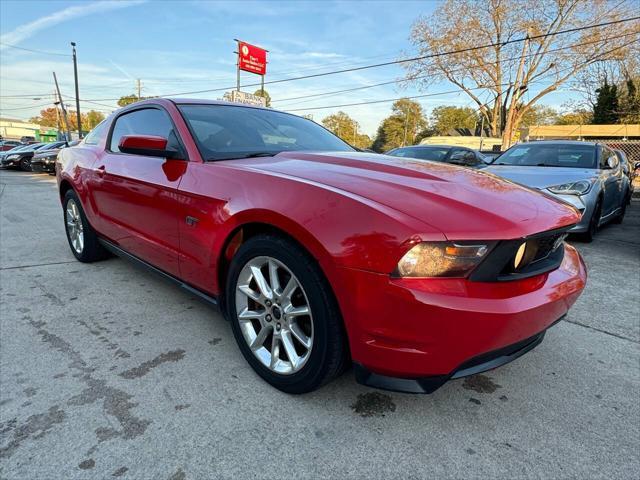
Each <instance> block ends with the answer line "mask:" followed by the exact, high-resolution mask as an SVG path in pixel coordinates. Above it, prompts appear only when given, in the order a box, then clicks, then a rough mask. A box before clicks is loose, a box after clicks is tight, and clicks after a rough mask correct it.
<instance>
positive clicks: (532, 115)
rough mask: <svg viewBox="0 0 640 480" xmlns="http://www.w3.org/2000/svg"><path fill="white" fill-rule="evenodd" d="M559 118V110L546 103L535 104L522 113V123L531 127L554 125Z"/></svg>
mask: <svg viewBox="0 0 640 480" xmlns="http://www.w3.org/2000/svg"><path fill="white" fill-rule="evenodd" d="M557 119H558V112H556V111H555V109H553V108H551V107H547V106H545V105H533V106H532V107H531V108H529V109H528V110H527V112H526V113H525V114H524V115H522V120H521V122H520V125H522V126H523V127H531V126H532V125H554V124H556V121H557Z"/></svg>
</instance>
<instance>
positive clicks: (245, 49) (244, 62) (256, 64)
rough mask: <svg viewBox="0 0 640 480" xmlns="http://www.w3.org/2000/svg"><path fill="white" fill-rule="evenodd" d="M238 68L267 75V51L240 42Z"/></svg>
mask: <svg viewBox="0 0 640 480" xmlns="http://www.w3.org/2000/svg"><path fill="white" fill-rule="evenodd" d="M238 68H239V69H240V70H244V71H245V72H251V73H257V74H258V75H264V74H265V73H267V51H266V50H263V49H262V48H259V47H256V46H255V45H251V44H249V43H244V42H238Z"/></svg>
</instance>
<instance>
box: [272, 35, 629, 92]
mask: <svg viewBox="0 0 640 480" xmlns="http://www.w3.org/2000/svg"><path fill="white" fill-rule="evenodd" d="M629 35H637V33H636V32H630V33H624V34H622V35H616V36H614V37H609V38H608V39H607V40H615V39H618V38H623V37H628V36H629ZM601 41H602V40H601V39H598V40H590V41H588V42H582V43H575V44H572V45H569V46H566V47H559V48H556V49H551V50H547V52H546V53H553V52H559V51H562V50H570V49H572V48H575V47H581V46H584V45H589V44H592V43H598V42H601ZM572 54H575V53H573V52H572ZM535 55H537V54H536V53H530V54H527V55H524V56H525V57H531V56H535ZM520 58H522V56H520V55H519V56H517V57H511V58H505V59H502V60H501V61H502V62H509V61H514V60H519V59H520ZM494 63H495V62H487V63H483V64H478V65H475V66H474V67H484V66H487V65H493V64H494ZM464 70H466V69H465V68H459V69H452V70H449V73H454V72H457V71H464ZM430 76H431V75H420V76H417V77H414V78H411V79H406V78H400V79H395V80H389V81H386V82H381V83H374V84H370V85H363V86H360V87H353V88H347V89H344V90H333V91H328V92H323V93H316V94H311V95H301V96H298V97H290V98H282V99H273V100H272V102H274V103H280V102H287V101H290V100H299V99H303V100H305V99H309V98H312V97H322V96H328V95H334V94H339V93H348V92H354V91H357V90H365V89H368V88H374V87H380V86H384V85H391V84H394V83H401V82H406V81H414V80H419V79H422V78H428V77H430ZM299 103H305V102H304V101H303V102H294V103H293V105H296V104H299Z"/></svg>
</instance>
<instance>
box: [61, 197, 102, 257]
mask: <svg viewBox="0 0 640 480" xmlns="http://www.w3.org/2000/svg"><path fill="white" fill-rule="evenodd" d="M63 211H64V224H65V230H66V232H67V240H68V241H69V247H71V252H72V253H73V255H74V256H75V257H76V258H77V259H78V260H80V261H81V262H86V263H90V262H95V261H97V260H102V259H103V258H106V257H107V251H106V250H105V249H104V247H103V246H102V245H100V242H99V241H98V236H97V235H96V232H95V231H94V230H93V228H91V225H89V222H88V221H87V217H86V215H85V214H84V210H83V209H82V205H81V204H80V200H79V199H78V196H77V195H76V192H74V191H73V190H69V191H67V193H66V194H65V196H64V201H63Z"/></svg>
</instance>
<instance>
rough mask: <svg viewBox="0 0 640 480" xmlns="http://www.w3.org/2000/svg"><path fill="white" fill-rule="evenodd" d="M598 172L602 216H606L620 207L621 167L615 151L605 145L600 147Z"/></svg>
mask: <svg viewBox="0 0 640 480" xmlns="http://www.w3.org/2000/svg"><path fill="white" fill-rule="evenodd" d="M600 172H601V178H602V181H603V190H604V198H603V204H602V216H603V217H606V216H608V215H611V214H612V213H614V212H615V210H617V209H618V207H620V205H621V202H620V197H621V195H622V192H621V189H622V169H621V168H620V161H619V160H618V156H617V155H616V154H615V152H614V151H613V150H610V149H609V148H607V147H603V148H602V154H601V156H600Z"/></svg>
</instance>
